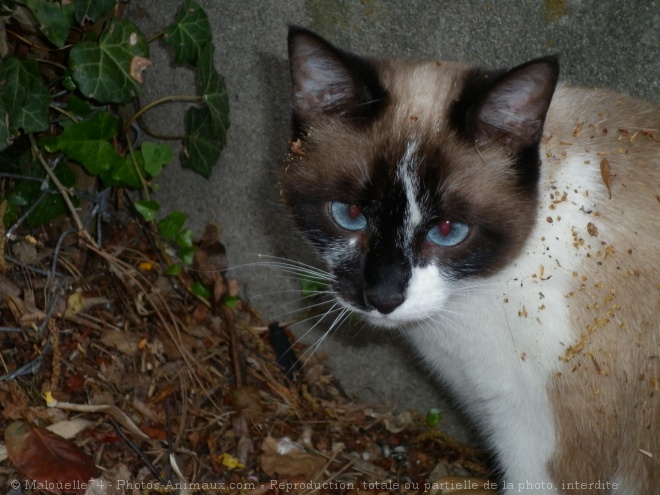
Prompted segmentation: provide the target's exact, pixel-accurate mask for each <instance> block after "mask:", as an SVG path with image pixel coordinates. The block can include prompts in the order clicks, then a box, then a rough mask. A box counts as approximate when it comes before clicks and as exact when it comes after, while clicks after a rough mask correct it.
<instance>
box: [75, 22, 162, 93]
mask: <svg viewBox="0 0 660 495" xmlns="http://www.w3.org/2000/svg"><path fill="white" fill-rule="evenodd" d="M148 56H149V46H148V45H147V41H146V40H145V38H144V36H143V34H142V33H141V32H140V30H139V29H138V28H137V27H136V26H135V24H133V23H132V22H130V21H118V20H116V19H113V20H111V21H110V23H109V24H108V26H107V27H106V28H105V30H104V31H103V34H101V38H100V40H99V42H98V43H94V42H90V41H85V42H82V43H79V44H77V45H76V46H75V47H73V49H72V50H71V53H70V55H69V64H70V66H71V69H72V70H73V77H74V79H75V80H76V82H77V83H78V86H79V87H80V90H81V91H82V93H83V94H84V95H85V96H86V97H87V98H93V99H95V100H97V101H99V102H101V103H127V102H128V101H130V100H131V98H133V97H134V96H137V95H138V94H140V91H141V90H142V85H141V83H140V82H139V81H138V80H136V79H135V78H133V77H132V76H131V64H132V63H134V62H136V61H139V60H140V59H144V58H146V57H148ZM134 67H135V66H134Z"/></svg>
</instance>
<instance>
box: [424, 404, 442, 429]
mask: <svg viewBox="0 0 660 495" xmlns="http://www.w3.org/2000/svg"><path fill="white" fill-rule="evenodd" d="M440 421H442V413H441V412H440V409H436V408H432V409H429V412H428V413H427V414H426V424H427V425H428V426H430V427H431V428H435V427H436V426H438V424H439V423H440Z"/></svg>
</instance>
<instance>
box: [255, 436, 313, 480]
mask: <svg viewBox="0 0 660 495" xmlns="http://www.w3.org/2000/svg"><path fill="white" fill-rule="evenodd" d="M261 448H262V450H263V453H262V454H261V468H262V469H263V470H264V472H265V473H266V474H267V475H268V476H270V477H271V478H275V476H277V475H279V476H300V477H302V479H305V480H311V479H314V476H315V475H316V474H318V472H319V471H320V470H321V469H323V466H325V464H326V460H325V459H324V458H323V457H321V456H318V455H314V454H310V453H308V452H306V451H305V449H303V448H302V446H301V445H299V444H297V443H295V442H293V441H291V440H290V439H289V438H286V437H284V438H280V439H279V440H278V439H275V438H273V437H267V438H266V439H264V441H263V443H262V444H261Z"/></svg>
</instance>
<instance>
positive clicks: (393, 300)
mask: <svg viewBox="0 0 660 495" xmlns="http://www.w3.org/2000/svg"><path fill="white" fill-rule="evenodd" d="M365 297H366V298H367V301H369V304H371V305H372V306H373V307H374V308H376V309H377V310H378V312H379V313H383V314H384V315H387V314H390V313H391V312H392V311H394V310H395V309H396V308H398V307H399V306H401V304H402V303H403V300H404V297H403V294H402V293H400V292H395V293H389V294H388V293H380V292H376V291H373V292H371V291H370V292H367V293H366V294H365Z"/></svg>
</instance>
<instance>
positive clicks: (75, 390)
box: [0, 220, 490, 495]
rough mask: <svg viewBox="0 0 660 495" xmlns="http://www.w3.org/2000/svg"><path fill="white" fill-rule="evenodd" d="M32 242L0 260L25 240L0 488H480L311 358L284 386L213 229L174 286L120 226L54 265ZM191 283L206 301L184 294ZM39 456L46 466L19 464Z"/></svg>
mask: <svg viewBox="0 0 660 495" xmlns="http://www.w3.org/2000/svg"><path fill="white" fill-rule="evenodd" d="M47 232H48V231H47V229H40V230H38V231H36V232H21V233H18V234H16V235H15V236H14V238H13V240H12V241H10V242H7V245H6V246H5V249H6V250H7V254H12V255H14V256H13V257H12V259H15V258H16V255H15V253H14V251H13V250H14V249H16V250H19V249H22V248H23V247H25V246H24V243H25V242H26V239H28V235H30V236H34V237H32V239H35V242H34V243H33V244H31V245H32V249H30V255H29V258H25V259H27V260H28V261H29V262H21V263H20V264H16V263H7V262H5V263H4V265H3V270H4V271H3V272H2V273H0V289H1V293H0V320H1V322H2V323H1V324H0V325H1V326H2V332H0V338H1V339H2V345H1V348H2V353H1V355H0V357H1V361H0V365H1V366H2V373H3V374H4V376H3V377H2V381H0V403H1V404H3V406H4V407H3V410H2V413H1V415H0V425H1V427H2V429H3V430H4V431H5V442H6V444H7V448H8V449H9V450H10V451H11V456H10V458H9V459H7V458H6V456H5V457H4V458H3V456H2V453H1V452H0V461H2V462H1V464H0V485H2V486H9V483H10V481H11V480H15V479H18V480H21V483H23V485H22V486H23V487H28V488H29V487H32V488H33V489H32V490H26V492H28V493H68V492H70V493H80V494H83V493H85V488H87V489H88V493H98V494H104V495H105V494H112V493H124V492H125V493H129V492H134V491H133V490H132V489H135V488H137V489H139V490H138V491H139V492H140V493H152V492H153V493H156V492H159V493H163V492H168V491H178V492H179V493H207V492H208V493H227V494H281V493H295V494H301V495H302V494H311V493H327V494H353V493H356V494H357V493H367V494H376V493H424V492H426V493H430V492H431V491H430V490H431V486H430V483H433V482H436V481H437V480H439V479H441V478H442V479H446V478H445V477H447V476H449V477H451V476H455V475H459V476H472V475H477V476H486V475H487V474H488V468H487V466H486V464H485V462H484V458H483V456H482V455H481V454H480V453H479V452H477V451H475V450H474V449H471V448H469V447H466V446H463V445H460V444H458V443H456V442H454V441H453V440H451V439H450V438H448V437H447V436H446V435H445V434H443V433H442V432H441V431H440V430H438V429H437V428H435V427H430V426H428V425H427V424H426V421H425V420H424V418H422V417H420V416H419V415H418V414H417V413H415V412H404V413H395V412H392V411H388V410H385V408H383V407H380V408H379V407H378V406H377V405H373V404H372V405H368V404H364V403H361V402H359V401H356V400H353V399H351V398H349V397H347V396H346V395H345V394H344V393H343V391H342V389H341V387H340V386H339V385H338V384H337V381H336V380H335V379H334V378H333V377H332V375H331V374H330V372H329V371H328V370H327V368H326V367H325V366H324V363H323V359H322V357H320V356H319V354H318V353H316V354H314V355H313V356H312V357H311V358H310V359H309V360H308V361H307V363H306V365H305V366H304V367H303V368H302V371H300V372H296V373H293V374H292V379H289V378H287V376H286V375H285V373H284V372H283V370H282V369H281V368H280V367H279V366H278V365H277V361H278V358H279V356H276V354H275V352H274V351H273V348H272V346H271V344H270V341H269V335H268V333H269V332H268V325H267V324H266V323H264V322H263V321H261V319H260V317H259V313H258V312H257V311H256V310H255V309H254V308H253V307H252V306H250V304H248V303H247V302H246V301H244V300H241V299H240V298H236V296H237V295H238V293H239V285H240V284H238V282H237V281H228V280H227V279H226V278H225V275H224V269H226V267H227V266H226V265H227V263H226V258H225V249H224V246H223V245H222V244H221V243H220V241H219V239H218V236H219V229H218V228H216V227H213V226H210V227H209V228H207V230H206V232H205V233H204V236H203V238H202V240H201V241H200V242H199V243H198V251H197V254H196V256H195V265H194V267H195V268H194V269H188V270H185V269H184V270H183V271H182V273H181V274H180V275H179V276H176V277H174V276H166V275H165V273H164V272H165V269H166V268H167V265H168V263H167V262H164V261H163V260H164V259H167V258H166V255H165V254H164V251H162V250H158V249H157V248H156V246H158V245H159V241H158V240H157V239H155V238H154V237H153V236H152V234H151V231H150V229H149V228H148V227H146V226H144V225H142V224H140V223H139V222H138V221H137V220H131V221H128V223H126V224H125V225H122V226H118V225H116V226H114V227H111V228H109V230H108V232H106V233H105V239H107V240H106V242H105V244H104V246H103V247H100V246H99V245H97V244H96V243H95V242H92V241H90V237H89V235H88V234H85V235H82V234H80V235H78V237H77V239H76V240H75V242H70V243H68V244H67V245H66V247H64V248H62V249H61V250H59V251H58V250H57V249H56V248H55V243H56V241H57V239H53V238H52V237H51V236H50V235H49V234H48V233H47ZM3 237H4V236H3ZM19 246H22V247H19ZM10 251H11V253H10ZM55 257H56V258H57V260H56V261H57V262H56V263H55V264H53V259H54V258H55ZM53 266H56V268H55V269H53V268H52V267H53ZM195 281H201V282H202V283H203V284H204V285H205V286H206V287H208V288H209V293H210V294H211V297H210V299H209V300H206V299H204V298H201V297H199V296H194V295H193V294H192V292H191V291H190V290H188V289H189V288H190V287H191V286H192V284H193V283H194V282H195ZM227 301H232V304H228V303H227ZM283 330H284V335H285V336H286V335H290V332H289V331H288V330H287V329H283ZM293 349H294V351H295V352H296V353H298V355H300V354H301V353H302V352H303V351H304V347H303V346H302V345H301V344H295V345H293ZM16 421H20V423H15V422H16ZM74 421H83V423H82V426H79V427H76V428H73V429H71V428H66V430H65V431H66V432H67V433H58V434H55V433H51V432H50V431H48V432H47V431H46V430H45V429H44V428H47V427H48V428H49V429H50V428H52V427H57V426H58V425H59V426H61V427H63V426H66V425H70V423H71V422H74ZM12 423H13V424H14V426H13V427H10V424H12ZM78 424H79V423H76V425H78ZM81 428H82V431H81ZM12 432H13V433H12ZM17 432H18V433H20V435H21V436H20V438H19V437H17ZM12 435H13V436H12ZM62 436H66V437H67V438H68V440H64V438H63V437H62ZM17 438H19V440H20V441H21V443H20V445H26V446H28V447H25V448H23V447H21V448H17V447H16V445H18V444H17ZM26 439H27V440H30V439H31V440H30V441H26ZM12 442H13V443H12ZM45 451H49V452H51V455H50V456H49V457H48V459H49V461H48V462H47V463H46V462H42V463H39V462H37V464H35V462H36V461H35V459H37V458H40V457H39V456H41V455H42V454H43V453H44V452H45ZM57 452H65V453H66V455H67V456H68V457H67V458H68V459H72V460H71V463H69V464H67V466H68V467H64V464H62V462H63V461H61V460H60V461H58V460H57V459H58V456H57V455H52V453H57ZM90 459H92V460H93V465H92V464H90V462H89V460H90ZM65 464H66V463H65ZM94 465H95V466H96V467H98V468H99V471H100V472H101V473H102V474H101V475H100V476H99V477H97V478H96V482H95V484H94V486H88V485H87V486H86V485H85V484H84V483H82V485H80V480H81V479H83V478H86V477H88V476H97V474H98V473H97V472H96V469H95V468H94V467H93V466H94ZM26 466H28V467H26ZM37 468H38V469H37ZM92 473H93V474H92ZM452 479H453V478H452ZM27 480H32V481H34V480H39V481H40V482H41V484H36V485H35V484H32V485H26V483H28V481H27ZM76 480H77V482H78V485H76V484H75V482H76ZM67 482H71V483H72V484H70V485H67V486H68V489H66V487H65V488H62V487H63V486H64V485H63V483H67ZM49 483H50V484H49ZM56 483H60V485H57V484H56ZM425 484H427V485H425ZM122 490H123V491H122ZM134 493H135V492H134ZM434 493H443V491H442V490H440V489H438V488H435V492H434ZM466 493H490V492H486V491H473V492H466Z"/></svg>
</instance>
